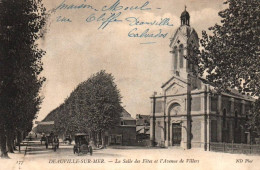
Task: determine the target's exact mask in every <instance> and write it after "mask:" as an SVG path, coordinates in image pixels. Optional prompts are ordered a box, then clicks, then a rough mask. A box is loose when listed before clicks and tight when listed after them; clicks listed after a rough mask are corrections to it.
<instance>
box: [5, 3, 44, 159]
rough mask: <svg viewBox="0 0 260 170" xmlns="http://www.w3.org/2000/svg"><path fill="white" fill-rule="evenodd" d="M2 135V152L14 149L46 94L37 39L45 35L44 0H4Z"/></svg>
mask: <svg viewBox="0 0 260 170" xmlns="http://www.w3.org/2000/svg"><path fill="white" fill-rule="evenodd" d="M0 23H1V24H0V35H1V36H0V44H1V46H0V138H1V156H2V157H8V155H7V152H6V144H7V146H8V150H9V152H12V147H13V140H14V138H15V135H16V131H18V132H21V131H25V132H28V131H30V130H31V128H32V121H33V119H35V118H36V114H37V112H38V110H39V105H40V103H41V100H42V98H41V97H40V96H39V90H40V88H41V86H42V83H43V82H44V81H45V78H43V77H40V76H39V75H40V73H41V71H42V69H43V68H42V62H41V58H42V56H43V55H44V54H45V52H44V51H42V50H41V49H39V48H38V46H37V43H36V41H37V40H38V39H39V38H41V37H42V34H41V33H40V30H41V29H42V28H43V26H44V24H45V8H44V7H43V5H42V2H41V0H2V1H1V2H0Z"/></svg>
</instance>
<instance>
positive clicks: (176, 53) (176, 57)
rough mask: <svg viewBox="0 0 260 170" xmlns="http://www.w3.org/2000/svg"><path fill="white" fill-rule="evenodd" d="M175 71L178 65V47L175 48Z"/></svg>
mask: <svg viewBox="0 0 260 170" xmlns="http://www.w3.org/2000/svg"><path fill="white" fill-rule="evenodd" d="M173 55H174V63H173V64H174V70H177V64H178V50H177V47H176V46H175V47H174V54H173Z"/></svg>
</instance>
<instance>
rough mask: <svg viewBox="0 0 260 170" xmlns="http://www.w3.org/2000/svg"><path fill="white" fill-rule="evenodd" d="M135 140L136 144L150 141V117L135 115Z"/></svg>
mask: <svg viewBox="0 0 260 170" xmlns="http://www.w3.org/2000/svg"><path fill="white" fill-rule="evenodd" d="M136 140H137V142H138V143H141V142H144V141H145V140H150V115H140V114H137V115H136ZM149 142H150V141H149Z"/></svg>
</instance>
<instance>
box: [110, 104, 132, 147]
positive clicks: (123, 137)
mask: <svg viewBox="0 0 260 170" xmlns="http://www.w3.org/2000/svg"><path fill="white" fill-rule="evenodd" d="M120 118H121V120H120V122H118V126H116V127H115V128H112V129H110V130H108V131H107V132H105V144H106V145H135V144H136V120H135V119H134V118H132V117H131V115H130V114H129V113H128V112H127V111H126V110H125V109H123V112H122V114H121V117H120Z"/></svg>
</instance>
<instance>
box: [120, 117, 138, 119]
mask: <svg viewBox="0 0 260 170" xmlns="http://www.w3.org/2000/svg"><path fill="white" fill-rule="evenodd" d="M120 118H121V119H123V120H135V119H134V118H132V117H120Z"/></svg>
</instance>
